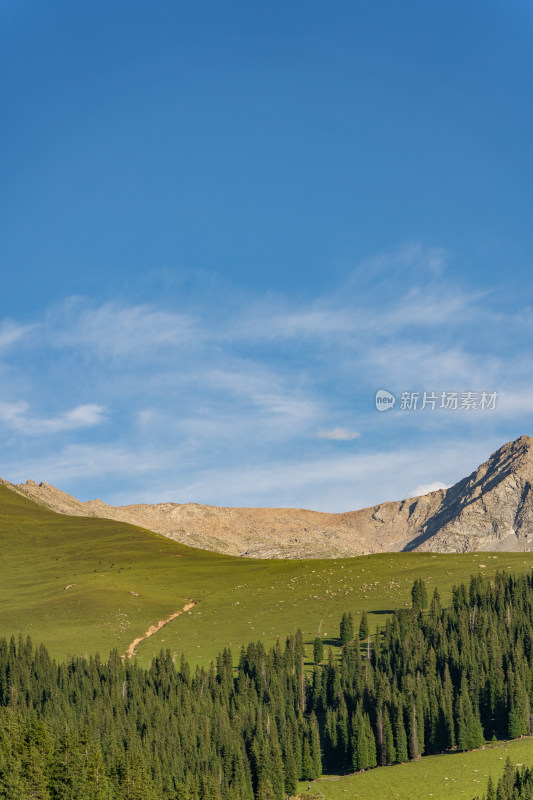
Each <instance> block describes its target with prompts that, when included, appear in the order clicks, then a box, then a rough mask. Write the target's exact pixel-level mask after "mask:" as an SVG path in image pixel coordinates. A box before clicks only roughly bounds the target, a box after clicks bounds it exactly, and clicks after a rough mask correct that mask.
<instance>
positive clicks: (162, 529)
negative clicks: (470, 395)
mask: <svg viewBox="0 0 533 800" xmlns="http://www.w3.org/2000/svg"><path fill="white" fill-rule="evenodd" d="M2 483H4V484H6V485H8V486H9V487H10V488H12V489H13V490H15V491H17V492H18V493H20V494H23V495H25V496H27V497H30V498H31V499H32V500H34V501H36V502H38V503H40V504H42V505H44V506H46V507H48V508H50V509H52V510H54V511H56V512H58V513H60V514H69V515H74V516H90V517H103V518H106V519H115V520H120V521H123V522H129V523H131V524H134V525H139V526H140V527H143V528H147V529H149V530H152V531H155V532H157V533H161V534H163V535H165V536H168V537H169V538H171V539H175V540H177V541H180V542H182V543H183V544H187V545H189V546H192V547H200V548H202V549H207V550H214V551H217V552H220V553H226V554H231V555H240V556H247V557H250V558H251V557H254V558H338V557H341V556H354V555H362V554H364V553H379V552H398V551H401V550H425V551H434V552H443V553H456V552H467V551H473V550H476V551H497V550H513V551H517V550H518V551H526V550H532V549H533V491H532V485H533V439H532V438H531V437H529V436H521V437H520V438H519V439H516V440H515V441H514V442H509V443H508V444H506V445H504V446H503V447H501V448H500V449H499V450H497V451H496V452H495V453H493V455H491V456H490V458H489V459H488V460H487V461H486V462H484V463H483V464H482V465H481V466H480V467H479V468H478V469H477V470H476V471H475V472H473V473H472V474H471V475H470V476H469V477H467V478H464V479H463V480H461V481H459V482H458V483H456V484H455V485H454V486H452V487H451V488H449V489H446V490H439V491H436V492H430V493H429V494H427V495H423V496H421V497H414V498H408V499H406V500H402V501H399V502H388V503H381V504H379V505H376V506H372V507H370V508H364V509H361V510H359V511H349V512H345V513H341V514H328V513H323V512H318V511H309V510H305V509H290V508H226V507H215V506H205V505H199V504H197V503H185V504H180V503H157V504H155V505H148V504H136V505H129V506H119V507H114V506H109V505H107V504H106V503H104V502H102V501H101V500H90V501H87V502H82V501H80V500H76V498H74V497H71V496H70V495H68V494H65V493H64V492H61V491H60V490H59V489H56V488H54V487H53V486H51V485H49V484H47V483H39V484H37V483H35V482H34V481H31V480H30V481H27V482H26V483H24V484H18V485H16V486H13V485H12V484H9V483H8V482H7V481H2Z"/></svg>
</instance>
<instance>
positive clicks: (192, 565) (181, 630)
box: [0, 485, 533, 663]
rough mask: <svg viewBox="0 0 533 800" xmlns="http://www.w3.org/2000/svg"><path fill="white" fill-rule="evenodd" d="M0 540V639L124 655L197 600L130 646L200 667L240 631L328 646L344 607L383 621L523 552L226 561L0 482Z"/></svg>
mask: <svg viewBox="0 0 533 800" xmlns="http://www.w3.org/2000/svg"><path fill="white" fill-rule="evenodd" d="M0 548H1V555H2V560H1V572H0V635H10V634H11V633H13V632H15V633H18V632H19V631H22V632H23V633H25V634H26V633H29V634H30V635H31V636H32V638H33V639H34V640H35V642H39V641H42V642H44V643H45V644H46V645H47V647H48V648H49V649H50V652H51V653H52V654H53V655H54V656H55V657H58V658H65V657H67V656H69V655H74V654H78V653H81V654H88V653H92V652H95V651H99V652H100V653H101V654H102V655H104V656H107V655H108V652H109V650H110V649H112V648H114V647H117V648H118V649H119V650H120V652H124V651H125V650H126V648H127V647H128V645H129V643H130V642H131V641H132V640H133V639H135V638H136V637H138V636H141V635H142V634H143V633H144V632H145V631H146V630H147V628H148V627H149V626H150V625H153V624H154V623H157V622H158V621H159V620H160V619H164V618H166V617H168V616H170V615H171V614H172V613H173V612H175V611H178V610H179V609H180V608H182V607H183V605H184V604H185V603H186V602H187V600H189V599H190V598H193V599H194V600H196V601H197V605H196V607H195V608H194V609H192V611H190V612H189V613H187V614H184V615H183V616H181V617H179V618H177V619H176V620H175V621H174V622H171V623H170V624H169V625H167V626H166V627H164V628H163V629H162V630H161V631H160V632H159V633H158V634H156V635H155V636H153V637H151V638H150V639H147V640H146V641H145V642H143V643H142V644H141V645H140V646H139V648H138V653H139V655H138V657H139V659H141V660H142V661H143V662H144V663H147V662H148V661H149V660H150V658H151V657H152V655H153V654H154V653H156V652H158V650H159V649H160V648H161V647H168V648H170V649H171V651H173V652H185V654H186V655H187V657H188V658H189V659H190V660H191V661H195V662H200V663H207V662H208V661H209V660H210V659H211V658H213V657H214V656H215V655H216V653H217V652H218V651H219V650H220V649H221V648H223V647H225V646H226V645H231V646H232V648H233V649H234V650H235V651H238V649H239V647H240V645H241V644H243V643H246V642H248V641H250V640H251V639H262V640H264V641H265V642H266V643H271V642H273V641H274V640H275V639H276V637H278V636H281V637H283V636H285V635H286V634H287V633H289V632H291V631H294V630H295V629H296V628H298V627H300V628H301V629H302V630H303V632H304V636H305V637H306V639H307V640H308V641H311V640H312V639H313V638H314V637H315V636H316V635H317V634H321V635H322V636H323V637H324V638H325V640H326V643H327V641H328V639H330V638H331V639H332V640H333V639H334V637H336V636H337V634H338V622H339V619H340V616H341V614H342V612H343V611H344V610H347V609H348V610H351V611H352V612H354V614H355V615H356V616H357V614H359V613H360V612H361V611H362V610H363V609H366V610H367V611H369V613H370V621H371V623H373V624H374V626H375V625H376V624H379V623H382V622H383V621H384V619H385V617H386V614H387V612H388V611H389V610H390V609H392V608H394V607H395V606H398V605H402V604H404V603H408V602H409V601H410V587H411V584H412V582H413V580H414V579H415V578H417V577H423V578H424V579H425V580H426V582H427V583H428V587H429V588H430V589H431V587H432V586H434V585H437V586H438V587H439V591H441V594H442V595H443V599H444V601H447V600H448V598H449V592H450V589H451V586H452V584H453V583H456V582H459V581H461V580H467V579H468V576H469V575H470V574H471V573H472V572H475V571H477V570H478V569H481V570H482V571H483V572H484V573H486V574H491V573H493V572H494V571H495V570H496V569H497V568H500V569H501V568H504V567H505V568H510V569H512V570H513V571H521V570H524V569H526V568H527V567H532V566H533V553H532V554H524V553H512V554H507V553H506V554H503V553H501V554H491V553H483V554H465V555H434V554H430V553H401V554H398V553H395V554H389V553H387V554H382V555H374V556H364V557H359V558H351V559H339V560H334V561H333V560H312V561H267V560H251V559H242V558H237V557H228V556H222V555H219V554H216V553H210V552H205V551H201V550H194V549H191V548H188V547H185V546H184V545H181V544H178V543H176V542H173V541H171V540H170V539H166V538H164V537H163V536H159V535H157V534H154V533H151V532H148V531H144V530H142V529H140V528H135V527H133V526H131V525H127V524H124V523H118V522H113V521H108V520H99V519H90V518H85V517H66V516H62V515H59V514H55V513H54V512H52V511H49V510H47V509H44V508H42V507H40V506H38V505H36V504H34V503H33V502H31V501H30V500H28V499H26V498H24V497H20V496H19V495H17V494H15V493H13V492H12V491H10V490H9V489H8V488H7V487H4V486H1V485H0ZM66 586H71V588H69V589H66V588H65V587H66ZM131 592H134V593H136V594H131ZM136 595H138V596H136ZM356 621H357V620H356Z"/></svg>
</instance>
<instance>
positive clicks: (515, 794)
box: [474, 758, 533, 800]
mask: <svg viewBox="0 0 533 800" xmlns="http://www.w3.org/2000/svg"><path fill="white" fill-rule="evenodd" d="M474 800H480V798H479V797H475V798H474ZM481 800H533V770H531V769H530V768H529V767H524V766H521V767H518V768H516V769H515V767H513V765H512V764H511V761H510V759H509V758H507V761H506V763H505V767H504V770H503V775H502V776H501V778H500V779H499V781H498V782H497V783H494V781H493V780H492V778H489V781H488V786H487V793H486V794H485V795H483V798H481Z"/></svg>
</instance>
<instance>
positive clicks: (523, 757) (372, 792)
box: [299, 737, 533, 800]
mask: <svg viewBox="0 0 533 800" xmlns="http://www.w3.org/2000/svg"><path fill="white" fill-rule="evenodd" d="M507 757H509V758H510V759H511V762H512V763H513V764H515V765H517V764H526V765H533V737H524V738H523V739H515V740H513V741H511V742H497V743H494V744H489V745H486V746H485V747H484V748H483V749H480V750H472V751H471V752H469V753H445V754H443V755H439V756H424V757H423V758H421V759H420V760H419V761H411V762H409V763H408V764H396V765H394V766H392V767H379V768H378V769H371V770H368V771H367V772H361V773H356V774H355V775H346V776H342V777H340V778H339V777H329V776H328V777H324V778H320V779H319V780H317V781H313V782H312V783H311V788H310V790H308V786H309V784H308V783H307V782H305V783H301V784H300V785H299V797H300V798H306V797H308V798H323V800H367V798H380V800H429V798H431V800H472V798H473V797H476V795H479V796H483V795H484V794H485V791H486V788H487V781H488V778H489V775H492V777H493V779H495V780H497V779H498V778H499V777H500V775H501V773H502V772H503V767H504V764H505V761H506V759H507Z"/></svg>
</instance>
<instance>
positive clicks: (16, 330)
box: [0, 319, 33, 350]
mask: <svg viewBox="0 0 533 800" xmlns="http://www.w3.org/2000/svg"><path fill="white" fill-rule="evenodd" d="M32 327H33V326H32V325H17V324H16V323H15V322H12V321H11V320H9V319H7V320H3V321H2V322H1V323H0V350H1V349H5V348H8V347H9V346H10V345H12V344H14V343H15V342H17V341H19V339H22V337H23V336H24V335H25V334H26V333H27V332H28V331H30V330H31V329H32Z"/></svg>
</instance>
